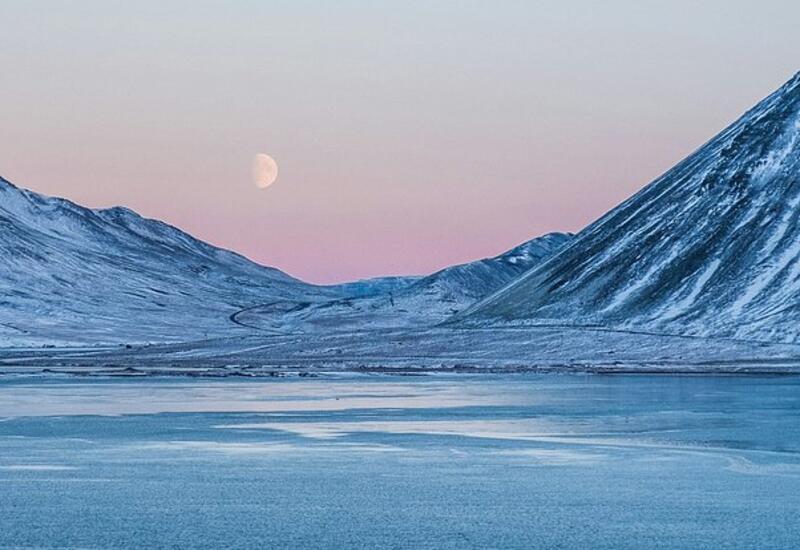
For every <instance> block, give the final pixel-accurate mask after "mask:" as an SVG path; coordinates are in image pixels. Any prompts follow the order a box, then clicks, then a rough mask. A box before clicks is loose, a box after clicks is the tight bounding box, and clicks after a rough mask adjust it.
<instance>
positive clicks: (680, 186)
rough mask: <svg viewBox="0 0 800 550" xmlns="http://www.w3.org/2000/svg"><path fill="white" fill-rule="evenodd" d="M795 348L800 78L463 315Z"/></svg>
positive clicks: (799, 315)
mask: <svg viewBox="0 0 800 550" xmlns="http://www.w3.org/2000/svg"><path fill="white" fill-rule="evenodd" d="M459 322H461V323H464V324H467V325H470V324H472V325H475V324H477V325H486V324H497V323H499V324H523V325H532V324H569V325H601V326H604V327H611V328H619V329H629V330H643V331H658V332H668V333H676V334H691V335H715V336H726V337H734V338H746V339H763V340H778V341H798V340H799V339H800V74H798V75H797V76H795V77H794V78H792V79H791V80H790V81H789V82H787V83H786V84H785V85H784V86H783V87H781V88H780V89H779V90H777V91H776V92H775V93H773V94H772V95H770V96H769V97H767V98H766V99H764V100H763V101H762V102H760V103H759V104H758V105H756V106H755V107H754V108H753V109H751V110H750V111H748V112H747V113H746V114H745V115H744V116H742V117H741V118H740V119H739V120H737V121H736V122H735V123H733V124H732V125H731V126H730V127H728V128H727V129H725V130H724V131H723V132H721V133H720V134H719V135H718V136H716V137H715V138H714V139H712V140H711V141H710V142H708V143H707V144H706V145H704V146H703V147H701V148H700V149H699V150H697V151H696V152H695V153H693V154H692V155H690V156H689V157H688V158H686V159H685V160H683V161H682V162H680V163H679V164H678V165H677V166H675V167H674V168H673V169H671V170H670V171H668V172H667V173H666V174H664V175H663V176H661V177H660V178H658V179H657V180H655V181H654V182H652V183H651V184H650V185H648V186H647V187H645V188H644V189H642V190H641V191H640V192H639V193H638V194H636V195H635V196H633V197H631V198H630V199H628V200H627V201H625V202H624V203H622V204H621V205H619V206H618V207H616V208H615V209H613V210H612V211H611V212H609V213H608V214H606V215H605V216H603V217H602V218H601V219H599V220H598V221H596V222H595V223H593V224H591V225H590V226H588V227H587V228H586V229H584V230H583V231H581V232H580V233H579V234H578V235H576V237H575V238H574V239H572V240H571V241H570V243H568V244H567V245H566V246H565V247H564V248H562V249H561V250H560V251H559V252H558V253H557V254H555V255H553V256H552V257H550V258H549V259H548V260H546V261H545V262H543V263H541V264H540V265H539V266H537V267H536V268H534V269H532V270H531V271H529V272H527V273H526V274H524V275H523V276H521V277H520V278H519V279H517V280H516V281H514V282H513V283H512V284H510V285H509V286H507V287H506V288H504V289H502V290H500V291H499V292H497V293H495V294H493V295H492V296H490V297H488V298H486V299H485V300H482V301H481V302H480V303H478V304H476V305H475V306H474V307H472V308H470V309H469V311H467V312H465V313H464V314H463V315H461V316H460V318H459Z"/></svg>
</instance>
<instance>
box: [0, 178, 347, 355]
mask: <svg viewBox="0 0 800 550" xmlns="http://www.w3.org/2000/svg"><path fill="white" fill-rule="evenodd" d="M338 295H339V293H338V292H337V291H335V290H332V289H325V288H321V287H315V286H312V285H308V284H305V283H302V282H301V281H298V280H296V279H293V278H291V277H289V276H288V275H286V274H284V273H282V272H280V271H278V270H276V269H271V268H266V267H262V266H259V265H256V264H254V263H253V262H250V261H249V260H247V259H246V258H244V257H242V256H239V255H237V254H234V253H232V252H229V251H226V250H221V249H219V248H215V247H213V246H210V245H208V244H206V243H203V242H201V241H199V240H197V239H195V238H193V237H191V236H190V235H188V234H186V233H184V232H182V231H180V230H178V229H176V228H174V227H171V226H169V225H167V224H164V223H162V222H159V221H155V220H148V219H144V218H142V217H140V216H139V215H137V214H136V213H134V212H132V211H130V210H127V209H125V208H111V209H106V210H90V209H88V208H83V207H81V206H78V205H76V204H74V203H72V202H70V201H67V200H64V199H58V198H50V197H44V196H42V195H38V194H36V193H33V192H30V191H26V190H23V189H19V188H17V187H15V186H13V185H12V184H11V183H9V182H8V181H6V180H4V179H2V178H0V345H8V344H9V343H10V344H14V345H19V344H20V343H22V342H39V341H41V340H44V341H53V342H131V341H148V340H150V341H174V340H187V339H191V338H202V337H203V336H205V335H206V334H210V333H211V334H213V333H215V332H218V331H221V330H224V331H226V332H230V331H231V330H233V329H235V326H234V325H233V324H232V323H230V321H229V319H228V317H229V315H231V314H232V313H234V312H235V311H237V310H238V309H241V308H242V307H245V306H247V305H250V304H254V303H260V302H264V301H266V300H268V299H270V298H271V297H273V298H277V297H280V298H282V299H285V298H287V297H290V298H294V299H305V300H313V299H330V298H332V297H335V296H338Z"/></svg>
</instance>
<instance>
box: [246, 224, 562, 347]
mask: <svg viewBox="0 0 800 550" xmlns="http://www.w3.org/2000/svg"><path fill="white" fill-rule="evenodd" d="M570 237H571V235H568V234H564V233H549V234H547V235H544V236H542V237H538V238H536V239H533V240H531V241H528V242H526V243H524V244H521V245H520V246H517V247H516V248H513V249H512V250H509V251H508V252H506V253H504V254H501V255H499V256H496V257H494V258H486V259H483V260H478V261H475V262H470V263H466V264H462V265H456V266H452V267H448V268H445V269H443V270H441V271H438V272H436V273H434V274H432V275H428V276H426V277H421V278H417V277H411V278H405V279H404V278H385V279H377V280H372V281H364V282H362V283H350V284H347V285H341V286H340V287H339V289H340V290H343V291H342V293H343V294H346V295H345V296H344V297H342V298H339V299H335V300H330V301H328V302H319V301H315V302H306V303H297V302H296V301H280V302H273V303H265V304H264V305H263V306H260V307H256V308H252V309H249V310H246V311H243V312H241V313H240V314H238V315H236V320H237V322H240V323H242V324H244V325H246V326H251V327H257V328H260V329H268V330H273V329H274V330H282V331H284V330H287V329H288V330H300V331H331V330H336V331H341V330H359V331H363V330H372V329H376V328H387V327H417V328H419V327H426V326H431V325H434V324H436V323H440V322H442V321H444V320H446V319H447V318H449V317H450V316H451V315H453V314H455V313H458V312H459V311H461V310H463V309H465V308H466V307H468V306H470V305H471V304H473V303H475V302H476V301H477V300H479V299H481V298H483V297H485V296H487V295H489V294H491V293H492V292H494V291H495V290H497V289H499V288H501V287H503V286H504V285H506V284H507V283H509V282H510V281H512V280H513V279H514V278H516V277H518V276H520V275H521V274H523V273H525V272H526V271H527V270H529V269H530V268H531V267H533V266H535V265H537V264H538V263H539V262H541V261H543V260H544V259H545V258H547V257H548V256H550V255H551V254H553V253H554V252H555V251H556V250H558V249H559V248H561V247H562V246H563V245H564V244H565V243H566V242H568V241H569V239H570Z"/></svg>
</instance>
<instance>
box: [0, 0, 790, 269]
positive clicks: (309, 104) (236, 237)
mask: <svg viewBox="0 0 800 550" xmlns="http://www.w3.org/2000/svg"><path fill="white" fill-rule="evenodd" d="M163 4H164V3H162V2H141V3H139V2H136V3H131V2H117V1H99V0H96V1H92V0H87V1H86V2H82V3H80V4H79V5H80V6H81V7H80V9H78V8H77V7H76V6H75V5H73V6H67V5H66V4H64V5H61V4H60V3H48V2H23V1H14V0H11V1H9V2H3V4H2V6H0V20H3V21H13V22H14V23H13V24H11V25H6V26H5V28H4V31H3V33H0V62H2V67H3V73H4V81H3V85H2V86H0V120H2V124H1V126H0V127H2V131H1V132H0V174H2V175H4V176H5V177H6V178H8V179H10V180H12V181H14V182H15V183H18V184H20V185H22V186H24V187H28V188H31V189H33V190H36V191H39V192H43V193H46V194H52V195H60V196H66V197H68V198H70V199H72V200H75V201H77V202H79V203H82V204H86V205H89V206H98V207H101V206H111V205H117V204H122V205H126V206H129V207H131V208H133V209H135V210H137V211H138V212H140V213H141V214H143V215H146V216H149V217H156V218H159V219H163V220H165V221H167V222H169V223H172V224H175V225H177V226H179V227H181V228H182V229H184V230H187V231H189V232H190V233H192V234H194V235H196V236H197V237H200V238H202V239H204V240H207V241H209V242H211V243H213V244H216V245H219V246H224V247H226V248H231V249H233V250H236V251H238V252H241V253H243V254H245V255H247V256H248V257H250V258H252V259H254V260H256V261H258V262H260V263H264V264H267V265H272V266H277V267H279V268H281V269H283V270H285V271H287V272H289V273H291V274H293V275H295V276H298V277H300V278H303V279H306V280H309V281H313V282H326V283H327V282H335V281H343V280H350V279H355V278H360V277H368V276H375V275H385V274H408V273H427V272H431V271H434V270H436V269H439V268H441V267H443V266H446V265H449V264H452V263H456V262H463V261H467V260H472V259H476V258H479V257H483V256H487V255H493V254H497V253H500V252H502V251H504V250H506V249H508V248H510V247H512V246H514V245H516V244H518V243H519V242H522V241H525V240H527V239H529V238H532V237H534V236H536V235H539V234H542V233H545V232H548V231H556V230H561V231H576V230H579V229H580V228H581V227H583V226H584V225H585V224H587V223H589V222H590V221H592V220H593V219H595V218H596V217H598V216H599V215H601V214H602V213H604V212H605V211H606V210H607V209H609V208H610V207H612V206H614V205H615V204H617V203H618V202H619V201H621V200H623V199H624V198H626V197H627V196H629V195H630V194H631V193H633V192H635V191H636V190H637V189H639V188H640V187H641V186H643V185H644V184H646V183H648V182H649V181H650V180H652V179H653V178H655V177H656V176H658V175H659V174H660V173H661V172H663V171H664V170H666V169H667V168H669V167H670V166H671V165H673V164H675V163H676V162H677V161H679V160H680V159H681V158H683V157H684V156H685V155H686V154H688V153H689V152H691V151H692V150H693V149H694V148H696V147H698V146H699V145H701V144H702V143H703V142H704V141H705V140H707V139H708V138H710V137H711V136H712V135H713V134H715V133H716V132H718V131H719V130H721V129H722V128H723V127H724V126H725V125H727V124H728V123H729V122H731V121H732V120H733V119H734V118H736V117H738V116H739V115H740V114H741V113H742V112H743V111H744V110H746V109H747V108H749V107H750V106H751V105H753V104H754V103H755V102H756V101H758V100H759V99H760V98H761V97H763V96H765V95H767V94H768V93H769V92H771V91H772V90H773V89H774V88H777V87H778V86H779V85H780V84H781V83H782V82H783V81H785V80H787V79H788V78H789V77H790V76H791V75H792V74H793V73H794V72H796V71H797V70H798V69H800V65H798V60H797V56H796V53H797V52H798V51H800V38H799V37H798V34H797V32H796V22H797V21H798V20H800V6H798V4H797V3H796V2H788V1H787V2H782V1H775V2H766V3H759V4H758V5H757V6H756V5H753V3H752V2H744V1H742V2H735V1H734V2H730V1H729V2H721V1H709V2H704V3H703V6H702V7H699V6H697V5H696V3H694V2H678V1H676V2H662V3H641V2H633V1H629V2H621V1H617V2H609V3H602V6H600V3H596V2H588V1H586V2H575V3H569V4H570V6H564V5H563V4H564V3H563V2H555V1H553V2H536V3H533V2H504V3H500V4H498V5H495V3H490V2H447V1H442V2H435V3H431V2H413V1H412V2H403V3H400V4H394V5H393V7H392V9H391V11H390V10H389V9H387V6H388V5H384V6H382V7H381V6H376V5H375V4H376V3H371V2H353V1H344V2H342V3H337V4H336V7H335V8H333V7H330V6H329V4H330V3H327V2H326V3H323V2H303V1H300V2H269V3H265V2H249V1H240V2H224V3H223V2H210V1H209V2H205V1H202V2H188V1H182V0H180V1H174V2H169V3H168V6H163ZM642 4H647V8H644V7H642ZM498 6H501V7H498ZM689 12H691V17H687V13H689ZM259 152H263V153H267V154H269V155H271V156H273V157H274V158H275V159H277V161H278V163H279V165H280V177H279V179H278V182H277V183H276V184H275V185H273V186H272V187H270V188H268V189H266V190H259V189H257V188H256V186H255V185H254V184H253V182H252V179H251V162H252V158H253V155H255V154H256V153H259Z"/></svg>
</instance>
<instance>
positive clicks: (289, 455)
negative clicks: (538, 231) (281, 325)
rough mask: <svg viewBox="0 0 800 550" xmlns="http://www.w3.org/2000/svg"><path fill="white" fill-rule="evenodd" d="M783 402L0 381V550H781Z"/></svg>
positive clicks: (788, 462)
mask: <svg viewBox="0 0 800 550" xmlns="http://www.w3.org/2000/svg"><path fill="white" fill-rule="evenodd" d="M798 384H800V379H798V378H795V377H780V378H776V377H769V378H760V377H669V376H664V377H658V378H654V377H641V376H619V377H603V376H553V375H548V376H531V375H512V376H492V375H482V376H480V377H469V376H460V377H452V376H433V377H425V378H421V379H412V380H409V379H406V378H380V379H374V378H369V377H360V376H349V377H339V378H331V379H326V380H324V381H323V380H311V381H308V380H300V379H292V380H289V379H285V380H274V381H237V382H232V381H163V380H162V381H159V380H152V379H150V380H144V381H143V380H135V381H131V380H126V381H108V380H104V381H82V382H74V381H70V382H66V383H65V382H59V381H52V380H51V381H48V382H44V383H41V382H39V383H35V384H31V383H29V382H21V381H9V380H6V381H4V382H3V381H0V417H3V418H4V421H2V422H0V487H1V488H2V490H0V517H2V518H3V519H2V529H0V547H37V548H56V547H81V548H109V547H149V548H153V547H192V548H220V547H240V548H247V547H252V548H264V547H273V548H277V547H280V548H309V547H313V548H342V547H349V548H377V547H380V548H388V547H391V548H401V549H402V548H414V549H417V548H487V547H502V548H609V549H610V548H613V549H625V548H636V549H638V548H655V547H657V548H680V549H684V548H709V549H710V548H714V549H716V548H725V547H727V548H791V547H794V545H795V544H796V541H797V539H798V538H800V527H798V523H797V521H796V518H795V511H796V510H797V509H798V506H800V431H799V430H800V422H798V420H800V418H798V411H800V391H798V390H800V385H798ZM12 397H13V400H10V399H11V398H12Z"/></svg>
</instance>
